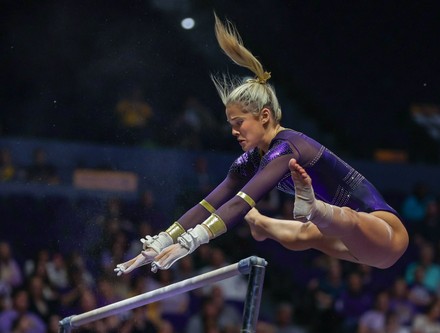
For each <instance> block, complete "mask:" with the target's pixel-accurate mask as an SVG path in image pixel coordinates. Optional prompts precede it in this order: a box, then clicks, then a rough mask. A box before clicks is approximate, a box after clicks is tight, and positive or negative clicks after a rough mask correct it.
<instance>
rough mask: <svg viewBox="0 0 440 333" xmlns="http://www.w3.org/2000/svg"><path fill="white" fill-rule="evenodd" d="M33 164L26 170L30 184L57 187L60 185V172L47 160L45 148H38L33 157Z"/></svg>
mask: <svg viewBox="0 0 440 333" xmlns="http://www.w3.org/2000/svg"><path fill="white" fill-rule="evenodd" d="M32 157H33V159H32V163H31V165H29V166H28V167H27V168H26V180H27V181H28V182H30V183H39V184H47V185H55V184H59V183H60V178H59V176H58V170H57V168H56V167H55V165H53V164H52V163H50V162H49V161H48V159H47V153H46V151H45V150H44V149H43V148H36V149H35V150H34V152H33V155H32Z"/></svg>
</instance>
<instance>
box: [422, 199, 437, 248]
mask: <svg viewBox="0 0 440 333" xmlns="http://www.w3.org/2000/svg"><path fill="white" fill-rule="evenodd" d="M416 231H417V233H418V234H419V235H420V236H421V237H422V238H423V240H424V241H426V242H431V243H433V244H434V243H435V242H437V240H438V235H439V234H440V202H439V200H438V199H436V200H432V201H430V202H429V203H428V205H427V207H426V214H425V218H424V219H423V221H422V222H421V223H420V225H419V227H418V228H417V230H416Z"/></svg>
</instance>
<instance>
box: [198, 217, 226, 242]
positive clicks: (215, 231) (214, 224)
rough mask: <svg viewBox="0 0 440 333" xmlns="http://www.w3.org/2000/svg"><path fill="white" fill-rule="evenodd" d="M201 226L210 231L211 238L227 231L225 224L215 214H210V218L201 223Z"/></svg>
mask: <svg viewBox="0 0 440 333" xmlns="http://www.w3.org/2000/svg"><path fill="white" fill-rule="evenodd" d="M202 225H204V226H205V227H207V228H208V229H209V231H211V233H212V235H213V237H212V238H215V237H217V236H220V235H221V234H224V233H225V232H226V231H227V228H226V224H225V222H224V221H223V220H222V218H221V217H220V216H218V215H217V214H211V216H210V217H208V218H207V219H206V220H205V221H203V223H202Z"/></svg>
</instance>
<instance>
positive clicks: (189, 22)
mask: <svg viewBox="0 0 440 333" xmlns="http://www.w3.org/2000/svg"><path fill="white" fill-rule="evenodd" d="M180 24H181V25H182V28H183V29H186V30H190V29H192V28H194V25H195V24H196V22H195V21H194V19H193V18H191V17H187V18H184V19H183V20H182V22H180Z"/></svg>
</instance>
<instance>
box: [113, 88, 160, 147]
mask: <svg viewBox="0 0 440 333" xmlns="http://www.w3.org/2000/svg"><path fill="white" fill-rule="evenodd" d="M115 111H116V114H117V116H118V117H119V124H120V131H119V135H118V136H119V137H120V141H122V142H123V143H125V144H129V145H132V144H140V143H143V142H146V141H147V140H151V138H152V133H150V132H151V126H150V125H151V122H152V120H153V117H154V112H153V108H152V107H151V105H150V104H148V102H147V101H146V100H145V98H144V93H143V91H142V89H141V88H140V87H135V88H134V89H133V90H132V92H131V94H130V95H129V96H127V97H123V98H122V99H121V100H120V101H119V102H118V104H117V105H116V110H115Z"/></svg>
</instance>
